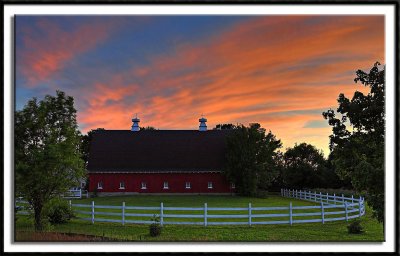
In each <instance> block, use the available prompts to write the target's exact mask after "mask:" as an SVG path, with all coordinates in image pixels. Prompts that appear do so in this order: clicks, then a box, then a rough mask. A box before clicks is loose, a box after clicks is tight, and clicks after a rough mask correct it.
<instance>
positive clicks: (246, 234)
mask: <svg viewBox="0 0 400 256" xmlns="http://www.w3.org/2000/svg"><path fill="white" fill-rule="evenodd" d="M92 200H93V201H95V205H115V206H120V205H122V202H125V204H126V205H127V206H159V205H160V203H161V202H163V203H164V207H184V206H185V207H203V206H204V203H207V205H208V207H247V206H248V204H249V203H251V204H252V207H273V206H288V205H289V203H290V202H292V203H293V206H306V205H315V203H313V202H306V201H300V200H296V199H293V198H282V197H280V196H270V197H268V198H266V199H263V198H249V197H239V196H170V195H168V196H155V195H151V196H150V195H147V196H141V195H137V196H123V197H121V196H118V197H97V198H93V199H80V200H73V203H74V204H75V203H79V204H90V203H91V201H92ZM81 210H84V211H90V209H89V208H82V209H81ZM312 210H314V209H312ZM337 210H338V209H336V211H337ZM96 211H97V209H96ZM99 211H100V209H99ZM101 211H102V212H120V210H118V209H101ZM303 211H304V210H303ZM308 211H310V212H312V211H311V210H308ZM135 212H138V211H135ZM141 212H150V211H141ZM157 212H158V211H155V213H157ZM167 213H177V212H176V211H170V212H167ZM180 213H183V212H180ZM184 213H185V214H202V212H184ZM226 213H229V214H245V212H234V213H233V212H228V211H218V212H213V213H212V214H226ZM257 213H258V212H257ZM260 213H272V212H262V211H261V212H260ZM209 214H211V213H209ZM86 217H87V216H86ZM97 217H99V218H101V217H105V218H115V219H119V218H120V216H98V215H96V218H97ZM132 218H133V217H132ZM147 218H148V217H147ZM302 218H303V219H304V218H305V217H302ZM312 218H316V217H315V216H313V217H312ZM261 219H262V220H273V218H268V219H267V218H266V219H264V218H261ZM294 219H295V218H294ZM175 220H176V219H174V221H175ZM361 220H362V225H363V227H364V230H365V232H364V233H362V234H358V235H353V234H348V232H347V228H346V227H347V225H348V223H346V222H345V221H337V222H326V223H325V224H322V223H306V224H293V225H292V226H290V225H288V224H280V225H254V226H251V227H250V226H247V225H243V226H207V227H204V226H194V225H190V226H188V225H182V226H181V225H165V226H164V227H163V231H162V234H161V236H159V237H156V238H153V237H150V236H149V235H148V234H149V225H146V224H125V225H124V226H122V225H121V223H100V222H95V223H94V224H91V223H90V222H88V221H82V220H78V219H73V220H72V221H70V222H69V223H67V224H62V225H57V226H53V227H51V229H50V230H51V231H56V232H64V233H76V234H87V235H97V236H104V237H109V238H113V239H120V240H128V241H141V240H151V241H153V240H155V241H383V226H382V224H379V223H378V222H377V221H376V220H374V219H372V217H371V210H370V209H369V208H367V213H366V215H365V216H363V217H362V218H361ZM164 221H167V220H166V219H165V220H164ZM178 221H181V219H178ZM182 221H200V222H201V221H202V219H197V220H196V219H193V220H190V219H184V220H183V219H182ZM209 221H222V220H221V219H217V220H209ZM227 221H246V220H245V219H230V220H227ZM253 221H255V220H253ZM16 229H17V231H18V230H19V231H31V230H33V224H32V220H31V219H29V218H28V217H27V216H19V217H18V221H17V223H16ZM17 239H18V238H17Z"/></svg>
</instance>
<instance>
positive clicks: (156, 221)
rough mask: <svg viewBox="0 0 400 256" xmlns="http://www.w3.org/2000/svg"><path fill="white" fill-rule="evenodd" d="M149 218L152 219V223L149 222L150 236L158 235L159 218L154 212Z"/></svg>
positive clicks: (159, 229)
mask: <svg viewBox="0 0 400 256" xmlns="http://www.w3.org/2000/svg"><path fill="white" fill-rule="evenodd" d="M151 220H152V221H153V223H152V224H150V236H152V237H156V236H159V235H160V234H161V226H160V218H159V217H158V215H156V214H154V216H153V218H151Z"/></svg>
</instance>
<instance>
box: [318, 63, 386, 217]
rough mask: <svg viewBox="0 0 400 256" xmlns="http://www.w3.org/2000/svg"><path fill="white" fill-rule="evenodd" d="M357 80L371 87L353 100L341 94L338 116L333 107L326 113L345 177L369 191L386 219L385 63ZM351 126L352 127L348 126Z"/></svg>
mask: <svg viewBox="0 0 400 256" xmlns="http://www.w3.org/2000/svg"><path fill="white" fill-rule="evenodd" d="M354 81H355V82H356V83H357V82H360V83H361V84H362V85H364V86H365V87H369V88H370V91H369V92H368V94H366V95H364V94H363V93H362V92H359V91H356V92H355V93H354V96H353V98H352V99H351V100H349V99H348V98H346V97H345V96H344V94H340V95H339V98H338V103H339V107H338V108H337V112H338V113H339V114H340V115H341V118H336V114H335V111H333V110H332V109H329V110H327V111H326V112H323V113H322V115H323V117H324V118H325V119H327V120H328V122H329V125H331V126H332V135H330V145H329V146H330V149H331V152H332V155H333V164H334V166H335V168H336V171H337V173H338V174H339V175H340V176H341V178H349V179H350V180H351V183H352V185H353V186H354V188H355V189H356V190H357V191H358V192H365V193H366V200H367V203H368V204H369V205H370V206H371V207H372V209H373V214H374V216H375V217H376V218H377V219H378V220H379V221H380V222H383V220H384V176H385V173H384V170H385V168H384V153H385V152H384V146H385V67H384V66H381V65H380V63H379V62H376V63H375V64H374V66H373V67H372V69H371V70H370V72H369V73H366V72H364V71H362V70H358V71H357V72H356V78H355V79H354ZM347 126H350V129H348V128H347Z"/></svg>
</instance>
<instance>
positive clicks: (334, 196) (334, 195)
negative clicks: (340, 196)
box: [333, 193, 336, 204]
mask: <svg viewBox="0 0 400 256" xmlns="http://www.w3.org/2000/svg"><path fill="white" fill-rule="evenodd" d="M333 203H334V204H336V194H335V193H333Z"/></svg>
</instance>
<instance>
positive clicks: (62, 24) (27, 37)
mask: <svg viewBox="0 0 400 256" xmlns="http://www.w3.org/2000/svg"><path fill="white" fill-rule="evenodd" d="M15 51H16V62H15V65H16V67H15V72H16V79H15V82H16V109H17V110H20V109H22V108H23V107H24V105H25V104H26V102H27V101H28V100H29V99H31V98H32V97H37V98H38V99H42V98H43V97H44V96H45V95H47V94H50V95H55V93H56V90H61V91H64V92H65V93H66V94H67V95H70V96H73V97H74V99H75V107H76V109H77V111H78V112H77V120H78V124H79V129H80V130H81V131H82V133H86V132H88V131H90V130H91V129H96V128H105V129H108V130H114V129H117V130H129V129H130V128H131V125H132V122H131V119H132V117H134V116H135V115H136V113H137V115H138V117H139V118H140V119H141V123H140V125H141V126H153V127H155V128H157V129H161V130H164V129H185V130H186V129H191V130H193V129H198V126H199V123H198V119H199V118H200V117H201V115H202V114H204V116H205V117H206V118H207V119H208V122H207V125H208V128H209V129H212V128H213V127H215V125H216V124H219V123H233V124H244V125H248V124H249V123H260V124H261V125H262V127H264V128H265V129H266V130H267V131H269V130H270V131H271V132H272V133H273V134H275V135H276V137H277V138H278V139H281V140H282V142H283V149H282V150H283V151H284V150H285V149H286V148H287V147H293V146H294V145H295V143H298V144H299V143H302V142H306V143H310V144H312V145H314V146H316V147H317V148H318V149H320V150H322V151H323V152H324V154H325V156H327V155H328V154H329V135H330V134H331V133H332V131H331V128H330V127H329V126H328V124H327V121H326V120H324V119H323V117H322V112H323V111H326V110H328V109H329V108H332V109H336V108H337V98H338V95H339V94H340V93H344V94H345V95H346V96H347V97H350V98H351V97H352V95H353V94H354V92H355V91H356V90H358V91H363V92H366V89H365V88H364V87H363V86H362V85H360V84H356V83H354V77H355V72H356V71H357V70H358V69H362V70H365V71H369V70H370V68H371V67H372V66H373V64H374V63H375V62H376V61H379V62H381V63H382V64H384V63H385V60H384V53H385V49H384V17H383V16H360V15H359V16H339V15H338V16H335V15H329V16H328V15H326V16H305V15H304V16H299V15H297V16H295V15H292V16H278V15H264V16H238V15H236V16H184V15H181V16H144V15H143V16H54V15H52V16H17V17H16V37H15Z"/></svg>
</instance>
